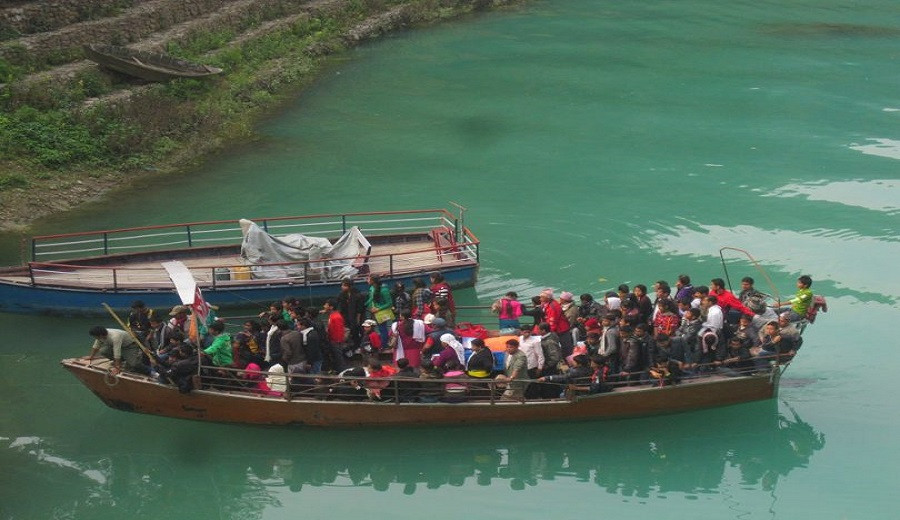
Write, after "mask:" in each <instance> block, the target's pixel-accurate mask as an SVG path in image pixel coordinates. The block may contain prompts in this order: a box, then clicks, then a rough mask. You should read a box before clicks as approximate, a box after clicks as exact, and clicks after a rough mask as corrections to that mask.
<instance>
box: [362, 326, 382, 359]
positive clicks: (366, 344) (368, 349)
mask: <svg viewBox="0 0 900 520" xmlns="http://www.w3.org/2000/svg"><path fill="white" fill-rule="evenodd" d="M377 326H378V324H377V323H376V322H375V320H366V321H364V322H363V323H362V337H361V338H360V343H359V348H360V350H361V351H362V352H364V353H367V354H371V353H373V352H378V351H379V350H381V346H382V345H381V334H379V333H378V330H377V328H376V327H377ZM357 352H358V351H357Z"/></svg>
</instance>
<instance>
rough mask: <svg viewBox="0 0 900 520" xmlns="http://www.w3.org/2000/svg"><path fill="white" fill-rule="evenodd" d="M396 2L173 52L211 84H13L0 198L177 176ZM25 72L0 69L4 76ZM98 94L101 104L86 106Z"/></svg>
mask: <svg viewBox="0 0 900 520" xmlns="http://www.w3.org/2000/svg"><path fill="white" fill-rule="evenodd" d="M399 4H403V7H402V11H401V13H400V15H399V20H400V21H401V23H402V24H403V25H406V24H414V23H422V22H428V21H432V20H435V19H438V18H443V17H447V16H451V15H458V14H459V13H461V12H464V11H466V10H471V9H472V8H473V6H474V4H470V3H465V2H457V3H452V4H444V3H441V2H439V1H437V0H411V1H410V0H407V1H406V2H403V1H402V0H398V1H397V2H395V5H399ZM391 6H392V4H391V3H390V2H386V1H383V0H348V1H347V2H346V3H345V4H343V5H341V7H340V8H336V7H334V6H328V7H327V8H323V9H322V11H313V12H311V13H310V14H307V15H297V16H296V17H295V18H294V19H293V22H292V23H288V24H284V23H283V24H279V25H278V28H277V29H268V30H266V31H259V33H258V34H257V33H255V32H251V33H250V34H249V35H246V34H244V33H245V32H246V30H247V29H250V28H253V27H257V26H258V25H259V24H260V23H262V22H263V21H264V20H266V19H269V18H271V17H277V16H279V15H280V12H278V11H277V10H275V11H272V12H259V13H253V16H249V17H247V18H246V19H244V20H243V21H242V22H241V24H240V27H238V28H237V29H235V28H234V27H227V28H217V29H215V30H207V31H199V30H198V31H194V32H192V33H190V34H188V35H187V36H186V37H184V38H182V39H180V41H179V42H172V43H169V44H168V46H167V50H168V51H169V52H170V53H171V54H173V55H177V56H179V57H183V58H185V59H190V60H194V61H199V62H202V63H206V64H209V65H213V66H217V67H221V68H222V69H224V71H225V72H224V73H223V74H222V75H219V76H216V77H212V78H207V79H202V80H201V79H177V80H173V81H170V82H168V83H164V84H150V85H140V86H134V85H133V84H130V83H129V82H130V80H129V79H128V78H124V77H122V76H120V75H118V74H115V73H110V72H105V71H103V70H102V69H94V68H92V69H90V70H88V71H83V72H79V73H77V74H75V75H74V77H67V78H65V80H64V81H51V80H47V81H44V82H40V81H30V82H27V83H25V82H21V83H16V82H12V83H11V84H9V85H7V86H6V87H4V88H3V89H0V105H2V106H0V157H2V158H3V161H4V162H5V163H6V164H5V165H6V166H11V168H6V169H5V170H4V171H15V172H16V173H14V174H5V175H3V176H2V177H0V192H3V191H7V190H10V189H14V188H28V187H34V186H35V185H36V184H39V183H40V182H43V181H45V180H47V179H51V180H52V179H62V178H63V177H64V176H67V175H73V174H77V175H86V173H85V172H92V174H93V175H105V174H107V173H111V172H126V171H133V170H135V169H154V170H156V169H159V170H163V171H166V170H171V169H174V168H177V167H178V166H179V165H181V164H183V163H184V160H185V157H191V156H194V157H196V156H200V155H202V154H204V153H206V152H209V151H210V150H211V149H213V148H214V147H216V146H221V143H223V142H227V141H234V140H242V139H247V138H249V137H251V136H252V126H253V122H254V120H255V118H256V117H259V116H260V115H261V114H264V113H266V112H267V111H269V110H271V109H272V108H274V107H276V106H277V105H278V104H279V103H281V102H283V100H284V99H285V97H286V96H288V95H290V94H291V93H293V92H296V90H298V89H299V88H302V87H303V86H304V85H305V84H306V83H308V82H309V81H311V80H312V79H313V78H314V76H315V72H316V70H317V69H318V67H320V66H321V64H322V63H323V60H324V56H326V55H328V54H332V53H334V52H339V51H341V50H342V49H344V47H345V42H344V36H345V35H346V34H347V33H348V31H349V30H350V29H351V28H353V27H355V26H357V25H358V24H359V23H361V22H363V21H364V20H366V19H367V18H368V17H370V16H372V15H374V14H377V13H381V12H384V11H386V10H387V9H389V8H391ZM477 7H480V5H479V6H477ZM326 9H327V11H326ZM396 19H397V18H395V20H396ZM238 35H240V37H238ZM236 38H237V39H236ZM238 42H239V43H238ZM60 59H69V58H64V57H61V58H60ZM24 70H25V69H24V68H23V67H21V66H12V65H9V64H7V63H5V62H0V80H2V78H4V77H6V78H9V79H12V78H14V77H18V76H19V75H21V74H23V73H24ZM92 98H99V99H93V100H92V101H88V100H91V99H92ZM75 172H82V173H75Z"/></svg>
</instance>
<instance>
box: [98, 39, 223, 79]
mask: <svg viewBox="0 0 900 520" xmlns="http://www.w3.org/2000/svg"><path fill="white" fill-rule="evenodd" d="M84 55H85V57H86V58H88V59H89V60H91V61H93V62H95V63H97V64H99V65H102V66H104V67H106V68H109V69H113V70H115V71H117V72H121V73H122V74H127V75H129V76H134V77H136V78H140V79H145V80H148V81H168V80H171V79H175V78H204V77H207V76H214V75H216V74H220V73H221V72H222V69H220V68H218V67H211V66H209V65H201V64H199V63H193V62H190V61H186V60H182V59H179V58H176V57H174V56H169V55H168V54H164V53H161V52H149V51H138V50H134V49H129V48H128V47H119V46H116V45H98V44H93V45H85V46H84Z"/></svg>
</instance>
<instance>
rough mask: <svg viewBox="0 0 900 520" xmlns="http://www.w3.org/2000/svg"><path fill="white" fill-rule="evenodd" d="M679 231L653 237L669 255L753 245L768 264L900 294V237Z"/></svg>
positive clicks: (742, 229)
mask: <svg viewBox="0 0 900 520" xmlns="http://www.w3.org/2000/svg"><path fill="white" fill-rule="evenodd" d="M673 231H674V234H671V235H664V234H657V235H652V236H650V237H649V238H648V241H649V242H651V243H652V246H653V247H655V248H656V249H657V250H658V251H659V252H660V253H662V254H664V255H690V256H702V255H709V252H710V244H715V245H717V246H726V245H727V246H733V247H741V248H744V249H748V250H749V251H750V252H751V253H752V254H753V256H754V257H755V258H756V259H757V260H759V261H760V262H761V263H762V264H763V265H765V266H767V267H769V268H773V267H774V268H778V269H783V270H784V271H785V272H788V273H794V274H796V273H799V272H801V271H802V272H804V273H811V274H812V276H813V279H814V280H816V281H817V282H819V283H820V284H821V283H823V282H825V283H830V284H833V285H834V286H835V287H838V288H843V289H848V290H852V291H854V292H859V293H865V292H868V293H873V294H877V295H883V296H885V297H887V298H888V299H890V300H893V301H897V300H900V278H898V277H896V276H890V274H889V273H893V272H895V269H896V267H895V266H896V259H897V258H900V241H897V240H885V239H882V238H876V237H870V236H862V235H860V234H858V233H857V232H854V231H851V230H844V229H841V230H830V229H814V230H810V231H803V232H799V231H791V230H781V229H762V228H757V227H754V226H747V225H742V226H734V227H724V226H718V225H701V226H699V229H691V228H687V227H684V226H677V227H676V228H674V230H673Z"/></svg>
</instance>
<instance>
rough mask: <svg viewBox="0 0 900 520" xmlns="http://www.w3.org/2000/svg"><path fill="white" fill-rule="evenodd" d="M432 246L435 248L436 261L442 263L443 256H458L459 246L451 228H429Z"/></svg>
mask: <svg viewBox="0 0 900 520" xmlns="http://www.w3.org/2000/svg"><path fill="white" fill-rule="evenodd" d="M431 237H432V239H433V240H434V247H435V248H436V249H437V255H438V261H439V262H441V263H444V258H445V257H448V256H452V257H453V258H460V252H459V246H458V245H457V244H456V239H455V238H454V237H453V230H452V229H450V228H448V227H439V228H434V229H432V230H431Z"/></svg>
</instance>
